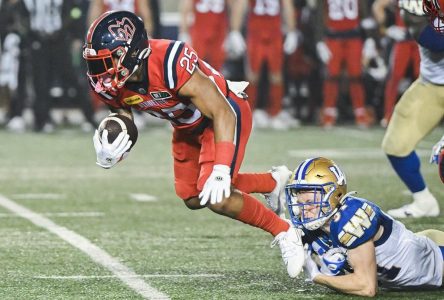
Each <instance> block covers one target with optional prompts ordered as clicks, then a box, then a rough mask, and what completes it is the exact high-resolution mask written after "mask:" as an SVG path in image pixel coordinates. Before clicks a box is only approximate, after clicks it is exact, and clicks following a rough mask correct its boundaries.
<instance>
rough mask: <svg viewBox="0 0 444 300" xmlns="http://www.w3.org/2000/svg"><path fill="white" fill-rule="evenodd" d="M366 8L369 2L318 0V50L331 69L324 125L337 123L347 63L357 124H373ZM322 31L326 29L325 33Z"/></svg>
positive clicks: (327, 75) (325, 99)
mask: <svg viewBox="0 0 444 300" xmlns="http://www.w3.org/2000/svg"><path fill="white" fill-rule="evenodd" d="M366 8H367V3H366V2H365V1H358V0H338V1H327V0H324V1H319V2H318V16H319V17H318V19H319V21H318V25H317V26H318V27H317V28H318V31H319V33H318V35H319V37H318V38H317V40H318V43H317V45H316V49H317V53H318V56H319V58H320V59H321V61H322V62H323V63H324V64H325V65H326V68H327V70H326V71H327V74H326V78H325V80H324V84H323V85H324V86H323V92H324V104H323V108H322V112H321V125H322V126H323V127H324V128H331V127H333V126H334V125H335V124H336V120H337V117H338V109H337V101H338V96H339V81H340V77H341V72H342V68H343V66H344V65H345V68H346V70H347V75H348V80H349V90H350V99H351V101H352V105H353V111H354V116H355V123H356V125H357V126H358V127H360V128H367V127H369V125H370V122H371V120H370V118H369V116H368V114H367V111H366V107H365V93H364V87H363V84H362V49H363V41H362V33H361V20H364V19H365V18H366V17H367V16H368V13H367V9H366ZM322 30H324V32H321V31H322Z"/></svg>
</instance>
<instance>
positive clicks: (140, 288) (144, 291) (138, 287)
mask: <svg viewBox="0 0 444 300" xmlns="http://www.w3.org/2000/svg"><path fill="white" fill-rule="evenodd" d="M0 205H1V206H3V207H4V208H6V209H8V210H10V211H12V212H14V213H16V214H17V215H19V216H21V217H23V218H25V219H27V220H29V221H30V222H32V223H34V224H35V225H37V226H39V227H42V228H44V229H46V230H48V231H50V232H52V233H54V234H56V235H58V236H59V237H60V238H61V239H63V240H64V241H66V242H68V243H70V244H71V245H72V246H74V247H76V248H78V249H79V250H81V251H82V252H84V253H85V254H87V255H88V256H89V257H90V258H91V259H92V260H93V261H95V262H96V263H98V264H100V265H102V266H103V267H105V268H106V269H108V270H109V271H111V272H112V273H113V274H114V275H115V276H116V277H117V278H119V279H120V280H121V281H123V282H124V283H125V284H126V285H127V286H129V287H130V288H131V289H132V290H134V291H135V292H137V293H138V294H139V295H141V296H143V297H144V298H145V299H169V297H168V295H166V294H164V293H162V292H160V291H158V290H156V289H155V288H153V287H151V286H150V285H149V284H148V283H146V282H145V281H144V280H142V279H140V278H139V277H137V274H136V273H134V271H132V270H131V269H130V268H128V267H127V266H125V265H124V264H122V263H120V262H119V261H118V260H117V259H116V258H114V257H112V256H111V255H109V254H108V253H107V252H106V251H104V250H102V249H100V248H99V247H97V246H96V245H94V244H93V243H91V242H90V241H89V240H88V239H86V238H84V237H83V236H81V235H79V234H77V233H75V232H74V231H71V230H69V229H68V228H65V227H62V226H59V225H57V224H55V223H54V222H52V221H51V220H49V219H47V218H45V217H44V216H42V215H40V214H38V213H35V212H33V211H31V210H29V209H27V208H26V207H24V206H21V205H19V204H17V203H15V202H14V201H12V200H10V199H8V198H6V197H4V196H2V195H0Z"/></svg>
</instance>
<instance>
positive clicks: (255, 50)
mask: <svg viewBox="0 0 444 300" xmlns="http://www.w3.org/2000/svg"><path fill="white" fill-rule="evenodd" d="M245 12H247V33H246V34H247V44H246V45H245V41H244V39H243V37H242V34H241V33H240V30H241V27H242V21H243V17H244V14H245ZM231 15H232V16H231V31H230V33H229V35H228V37H227V47H228V48H229V51H230V52H232V53H233V54H234V55H236V54H242V53H243V52H244V51H245V50H246V51H247V79H248V81H249V82H250V85H249V87H248V95H249V97H248V100H249V102H250V105H251V107H252V109H254V108H255V107H256V100H257V83H258V80H259V75H260V71H261V67H262V65H263V64H267V67H268V72H269V73H270V97H269V101H267V115H266V116H263V117H260V118H257V117H259V116H260V115H259V114H258V112H259V111H257V112H255V122H256V126H258V127H271V128H274V129H288V127H289V125H288V123H287V122H285V121H284V117H283V116H282V115H281V114H280V113H281V112H282V98H283V94H284V89H283V79H282V65H283V59H284V52H285V53H286V54H291V53H293V52H294V51H295V50H296V48H297V46H298V34H297V32H296V24H295V23H296V22H295V20H296V18H295V12H294V6H293V3H292V1H291V0H268V1H263V0H241V1H236V3H235V5H234V7H233V9H232V11H231ZM282 19H284V20H285V23H286V26H287V35H286V37H285V40H284V36H283V34H282ZM268 118H269V120H268ZM268 121H269V124H268Z"/></svg>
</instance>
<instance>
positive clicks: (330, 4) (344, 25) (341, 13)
mask: <svg viewBox="0 0 444 300" xmlns="http://www.w3.org/2000/svg"><path fill="white" fill-rule="evenodd" d="M361 1H362V0H361ZM325 7H326V10H325V11H326V13H325V16H324V19H325V25H326V27H327V29H328V30H329V31H333V32H334V31H352V30H356V29H358V27H359V23H360V19H359V0H325Z"/></svg>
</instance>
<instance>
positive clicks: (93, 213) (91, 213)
mask: <svg viewBox="0 0 444 300" xmlns="http://www.w3.org/2000/svg"><path fill="white" fill-rule="evenodd" d="M41 215H42V216H46V217H67V218H71V217H102V216H104V215H105V214H104V213H103V212H97V211H82V212H52V213H41ZM11 217H13V218H16V217H19V216H18V215H17V214H13V213H11V214H8V213H0V218H11Z"/></svg>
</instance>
